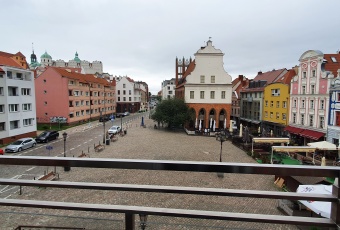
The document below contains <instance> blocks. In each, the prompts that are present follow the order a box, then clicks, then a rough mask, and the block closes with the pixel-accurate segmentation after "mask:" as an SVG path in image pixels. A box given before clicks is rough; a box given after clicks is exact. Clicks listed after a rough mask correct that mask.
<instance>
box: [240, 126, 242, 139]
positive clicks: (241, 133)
mask: <svg viewBox="0 0 340 230" xmlns="http://www.w3.org/2000/svg"><path fill="white" fill-rule="evenodd" d="M242 129H243V125H242V124H240V137H242V131H243V130H242Z"/></svg>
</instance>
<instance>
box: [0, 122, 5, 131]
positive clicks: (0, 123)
mask: <svg viewBox="0 0 340 230" xmlns="http://www.w3.org/2000/svg"><path fill="white" fill-rule="evenodd" d="M0 131H5V122H0Z"/></svg>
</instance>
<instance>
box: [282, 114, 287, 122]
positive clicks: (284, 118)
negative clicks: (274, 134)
mask: <svg viewBox="0 0 340 230" xmlns="http://www.w3.org/2000/svg"><path fill="white" fill-rule="evenodd" d="M286 119H287V118H286V114H285V113H283V114H282V120H284V121H285V120H286Z"/></svg>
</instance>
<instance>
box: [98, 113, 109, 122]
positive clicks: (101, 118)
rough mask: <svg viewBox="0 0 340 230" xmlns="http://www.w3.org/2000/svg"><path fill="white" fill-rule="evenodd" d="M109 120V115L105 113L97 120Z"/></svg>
mask: <svg viewBox="0 0 340 230" xmlns="http://www.w3.org/2000/svg"><path fill="white" fill-rule="evenodd" d="M109 120H110V116H109V115H106V116H101V117H100V118H99V122H104V121H109Z"/></svg>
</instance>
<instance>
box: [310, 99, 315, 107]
mask: <svg viewBox="0 0 340 230" xmlns="http://www.w3.org/2000/svg"><path fill="white" fill-rule="evenodd" d="M310 108H311V109H314V100H310Z"/></svg>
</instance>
